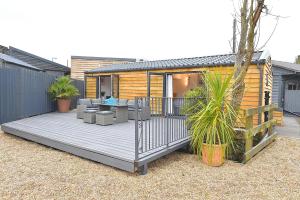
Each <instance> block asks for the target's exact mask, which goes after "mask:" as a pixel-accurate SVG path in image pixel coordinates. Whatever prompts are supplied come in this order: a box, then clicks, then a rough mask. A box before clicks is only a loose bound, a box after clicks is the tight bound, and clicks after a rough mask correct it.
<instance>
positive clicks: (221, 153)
mask: <svg viewBox="0 0 300 200" xmlns="http://www.w3.org/2000/svg"><path fill="white" fill-rule="evenodd" d="M225 148H226V145H213V147H212V150H211V152H209V150H210V149H209V147H208V145H207V144H203V145H202V161H203V162H204V163H205V164H207V165H209V166H213V167H219V166H221V165H223V164H224V157H225ZM210 153H211V154H212V157H211V159H209V156H210Z"/></svg>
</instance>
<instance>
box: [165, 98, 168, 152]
mask: <svg viewBox="0 0 300 200" xmlns="http://www.w3.org/2000/svg"><path fill="white" fill-rule="evenodd" d="M165 102H166V104H167V105H165V107H166V108H167V109H168V108H169V105H168V102H169V99H168V98H166V101H165ZM167 112H168V111H167ZM165 116H166V120H167V129H166V130H167V132H166V142H167V148H168V147H169V116H168V113H166V115H165Z"/></svg>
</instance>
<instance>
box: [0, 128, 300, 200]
mask: <svg viewBox="0 0 300 200" xmlns="http://www.w3.org/2000/svg"><path fill="white" fill-rule="evenodd" d="M0 197H1V199H130V200H131V199H160V200H162V199H300V140H297V139H288V138H278V139H277V140H276V142H274V143H273V144H271V145H270V146H269V147H267V148H266V149H265V150H264V151H263V152H261V153H260V154H259V155H258V156H256V157H255V158H254V159H252V160H251V161H250V162H249V163H247V164H246V165H242V164H239V163H234V162H231V161H227V162H226V163H225V164H224V165H223V166H222V167H219V168H213V167H208V166H205V165H203V164H202V163H201V162H200V161H198V160H197V158H196V156H195V155H190V154H186V153H181V152H176V153H173V154H171V155H169V156H166V157H164V158H162V159H160V160H158V161H156V162H153V163H152V164H150V166H149V171H148V174H147V175H146V176H139V175H138V174H131V173H127V172H123V171H121V170H117V169H114V168H112V167H107V166H104V165H102V164H99V163H95V162H91V161H88V160H85V159H81V158H79V157H76V156H72V155H70V154H67V153H64V152H61V151H57V150H54V149H51V148H47V147H45V146H42V145H38V144H35V143H32V142H29V141H26V140H23V139H20V138H17V137H14V136H11V135H8V134H3V133H0Z"/></svg>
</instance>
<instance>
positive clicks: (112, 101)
mask: <svg viewBox="0 0 300 200" xmlns="http://www.w3.org/2000/svg"><path fill="white" fill-rule="evenodd" d="M105 104H108V105H115V104H117V99H115V98H113V97H110V98H109V99H106V100H105Z"/></svg>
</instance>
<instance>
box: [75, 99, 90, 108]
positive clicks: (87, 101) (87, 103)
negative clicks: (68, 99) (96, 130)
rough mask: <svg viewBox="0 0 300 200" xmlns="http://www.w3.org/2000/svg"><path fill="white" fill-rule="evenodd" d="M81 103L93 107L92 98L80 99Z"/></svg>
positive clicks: (79, 102)
mask: <svg viewBox="0 0 300 200" xmlns="http://www.w3.org/2000/svg"><path fill="white" fill-rule="evenodd" d="M78 104H79V105H86V106H87V107H92V106H93V105H92V102H91V99H79V100H78Z"/></svg>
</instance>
